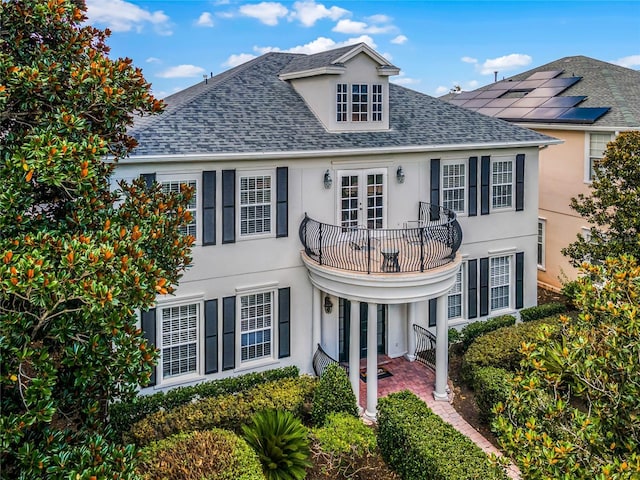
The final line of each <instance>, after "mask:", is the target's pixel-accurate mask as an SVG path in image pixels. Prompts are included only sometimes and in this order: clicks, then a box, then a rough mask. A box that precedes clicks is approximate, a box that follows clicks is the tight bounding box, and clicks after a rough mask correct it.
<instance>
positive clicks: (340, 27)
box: [332, 18, 396, 35]
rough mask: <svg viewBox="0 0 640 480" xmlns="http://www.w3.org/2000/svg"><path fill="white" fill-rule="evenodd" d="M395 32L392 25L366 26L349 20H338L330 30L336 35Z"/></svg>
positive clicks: (363, 23)
mask: <svg viewBox="0 0 640 480" xmlns="http://www.w3.org/2000/svg"><path fill="white" fill-rule="evenodd" d="M395 30H396V27H394V26H393V25H384V26H378V25H368V24H367V23H365V22H356V21H353V20H349V19H348V18H345V19H342V20H340V21H339V22H338V23H337V24H336V26H335V27H333V28H332V31H334V32H337V33H346V34H350V35H353V34H356V35H357V34H365V33H369V34H373V35H375V34H379V33H389V32H393V31H395Z"/></svg>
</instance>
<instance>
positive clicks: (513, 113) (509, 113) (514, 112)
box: [498, 107, 532, 120]
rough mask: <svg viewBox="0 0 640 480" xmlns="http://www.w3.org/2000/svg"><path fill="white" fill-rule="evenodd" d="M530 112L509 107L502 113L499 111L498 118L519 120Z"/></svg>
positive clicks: (525, 109)
mask: <svg viewBox="0 0 640 480" xmlns="http://www.w3.org/2000/svg"><path fill="white" fill-rule="evenodd" d="M531 110H532V109H531V108H514V107H509V108H505V109H504V110H503V111H501V112H500V115H498V116H499V117H500V118H504V119H509V120H520V119H521V118H523V117H524V116H525V115H526V114H527V113H529V112H530V111H531Z"/></svg>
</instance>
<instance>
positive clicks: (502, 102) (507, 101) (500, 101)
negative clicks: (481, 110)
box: [485, 98, 520, 108]
mask: <svg viewBox="0 0 640 480" xmlns="http://www.w3.org/2000/svg"><path fill="white" fill-rule="evenodd" d="M518 100H520V99H519V98H496V99H495V100H492V101H491V103H489V104H487V105H485V107H500V108H507V107H510V106H511V105H513V104H514V103H515V102H517V101H518Z"/></svg>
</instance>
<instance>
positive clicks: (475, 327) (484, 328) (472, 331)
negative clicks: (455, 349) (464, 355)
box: [461, 315, 516, 351]
mask: <svg viewBox="0 0 640 480" xmlns="http://www.w3.org/2000/svg"><path fill="white" fill-rule="evenodd" d="M515 323H516V317H514V316H513V315H501V316H499V317H494V318H490V319H489V320H486V321H484V322H473V323H470V324H469V325H467V326H466V327H464V328H463V329H462V332H461V333H462V347H463V349H464V350H465V351H466V350H467V349H468V348H469V346H470V345H471V344H472V343H473V342H474V341H475V339H476V338H478V337H481V336H482V335H486V334H487V333H489V332H493V331H494V330H497V329H499V328H503V327H509V326H511V325H514V324H515Z"/></svg>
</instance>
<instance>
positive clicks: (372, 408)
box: [364, 303, 378, 419]
mask: <svg viewBox="0 0 640 480" xmlns="http://www.w3.org/2000/svg"><path fill="white" fill-rule="evenodd" d="M367 314H368V318H367V409H366V410H365V412H364V414H365V416H367V417H369V418H371V419H375V418H376V414H377V413H378V331H377V330H378V306H377V305H376V304H375V303H369V311H368V312H367Z"/></svg>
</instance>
